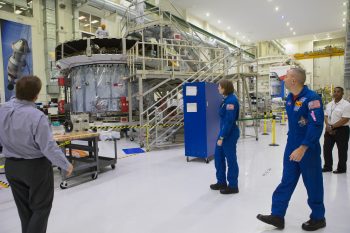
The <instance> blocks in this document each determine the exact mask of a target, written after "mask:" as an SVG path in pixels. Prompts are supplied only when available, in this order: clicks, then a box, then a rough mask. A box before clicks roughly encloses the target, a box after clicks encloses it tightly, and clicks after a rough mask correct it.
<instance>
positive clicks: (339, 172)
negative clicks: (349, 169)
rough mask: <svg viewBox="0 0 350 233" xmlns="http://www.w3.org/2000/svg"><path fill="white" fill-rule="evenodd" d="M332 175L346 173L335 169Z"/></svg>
mask: <svg viewBox="0 0 350 233" xmlns="http://www.w3.org/2000/svg"><path fill="white" fill-rule="evenodd" d="M333 173H334V174H342V173H346V171H344V170H339V169H337V170H335V171H334V172H333Z"/></svg>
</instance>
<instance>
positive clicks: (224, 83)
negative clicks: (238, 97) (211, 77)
mask: <svg viewBox="0 0 350 233" xmlns="http://www.w3.org/2000/svg"><path fill="white" fill-rule="evenodd" d="M219 85H220V87H221V88H222V89H224V93H223V94H224V95H226V96H228V95H229V94H232V93H233V92H234V88H233V84H232V82H231V81H229V80H227V79H222V80H220V82H219Z"/></svg>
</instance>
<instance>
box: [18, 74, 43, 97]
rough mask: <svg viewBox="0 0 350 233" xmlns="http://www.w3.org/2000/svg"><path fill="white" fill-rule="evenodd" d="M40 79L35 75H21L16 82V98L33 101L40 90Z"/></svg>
mask: <svg viewBox="0 0 350 233" xmlns="http://www.w3.org/2000/svg"><path fill="white" fill-rule="evenodd" d="M41 85H42V84H41V80H40V79H39V78H38V77H37V76H32V75H29V76H23V77H22V78H21V79H19V80H18V81H17V82H16V98H17V99H19V100H27V101H33V100H34V99H35V97H37V96H38V94H39V92H40V90H41Z"/></svg>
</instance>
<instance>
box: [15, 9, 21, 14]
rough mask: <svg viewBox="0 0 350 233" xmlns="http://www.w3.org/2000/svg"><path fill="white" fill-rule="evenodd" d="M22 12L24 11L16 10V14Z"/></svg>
mask: <svg viewBox="0 0 350 233" xmlns="http://www.w3.org/2000/svg"><path fill="white" fill-rule="evenodd" d="M22 12H23V11H20V10H16V11H15V14H17V15H19V14H21V13H22Z"/></svg>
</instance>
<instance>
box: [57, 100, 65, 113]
mask: <svg viewBox="0 0 350 233" xmlns="http://www.w3.org/2000/svg"><path fill="white" fill-rule="evenodd" d="M64 112H65V111H64V100H60V101H58V113H59V114H64Z"/></svg>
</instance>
